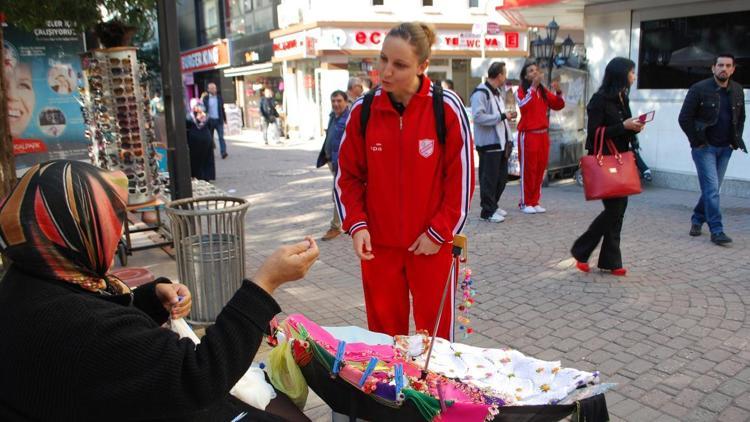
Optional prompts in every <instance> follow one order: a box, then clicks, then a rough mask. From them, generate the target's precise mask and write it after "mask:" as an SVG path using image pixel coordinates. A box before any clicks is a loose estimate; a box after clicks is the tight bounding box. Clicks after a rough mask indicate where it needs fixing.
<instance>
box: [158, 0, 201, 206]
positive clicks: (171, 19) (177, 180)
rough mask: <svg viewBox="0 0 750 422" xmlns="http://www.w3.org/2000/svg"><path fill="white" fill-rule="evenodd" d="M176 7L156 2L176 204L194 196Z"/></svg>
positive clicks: (166, 1) (170, 2)
mask: <svg viewBox="0 0 750 422" xmlns="http://www.w3.org/2000/svg"><path fill="white" fill-rule="evenodd" d="M176 3H177V2H175V1H173V0H157V13H158V24H159V56H160V59H161V77H162V91H163V96H164V113H165V114H164V117H165V118H164V121H165V123H166V129H167V164H168V166H169V190H170V191H171V192H172V199H173V200H176V199H182V198H189V197H191V196H193V189H192V185H191V184H190V157H189V155H188V148H187V134H186V128H185V116H186V115H187V113H186V111H185V102H184V98H183V92H182V73H181V72H180V56H179V53H180V47H179V42H178V41H179V40H178V36H177V34H178V31H177V8H176V7H177V6H176Z"/></svg>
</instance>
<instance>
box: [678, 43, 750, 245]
mask: <svg viewBox="0 0 750 422" xmlns="http://www.w3.org/2000/svg"><path fill="white" fill-rule="evenodd" d="M734 69H735V60H734V56H733V55H731V54H720V55H719V56H717V57H716V60H715V61H714V65H713V66H711V72H712V73H713V74H714V75H713V77H712V78H709V79H706V80H703V81H700V82H698V83H696V84H695V85H693V86H691V87H690V90H689V91H688V94H687V96H686V97H685V102H684V103H682V110H680V117H679V122H680V127H681V128H682V131H683V132H685V135H687V137H688V140H689V141H690V147H691V148H692V156H693V161H694V162H695V169H696V171H697V173H698V182H699V184H700V187H701V197H700V199H699V200H698V204H697V205H696V206H695V209H694V210H693V218H692V225H691V227H690V235H691V236H700V234H701V228H702V226H703V223H708V228H709V229H710V230H711V241H712V242H714V243H715V244H717V245H725V244H727V243H730V242H731V241H732V239H731V238H730V237H729V236H727V235H726V234H724V227H723V226H722V224H721V210H720V209H719V189H720V187H721V182H722V181H723V180H724V173H725V172H726V170H727V165H728V164H729V158H730V157H731V156H732V150H735V149H738V148H739V149H742V150H743V151H745V153H747V148H746V147H745V143H744V142H743V141H742V129H743V128H744V125H745V96H744V94H743V92H742V86H741V85H740V84H738V83H737V82H734V81H732V80H730V78H731V77H732V74H733V73H734Z"/></svg>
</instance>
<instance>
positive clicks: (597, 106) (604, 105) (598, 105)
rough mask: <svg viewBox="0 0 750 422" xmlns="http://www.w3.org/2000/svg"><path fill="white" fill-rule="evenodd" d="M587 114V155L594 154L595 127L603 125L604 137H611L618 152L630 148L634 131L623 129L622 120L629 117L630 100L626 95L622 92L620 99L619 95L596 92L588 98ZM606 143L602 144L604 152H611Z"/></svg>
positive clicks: (634, 139) (633, 138) (633, 140)
mask: <svg viewBox="0 0 750 422" xmlns="http://www.w3.org/2000/svg"><path fill="white" fill-rule="evenodd" d="M586 112H587V114H588V126H587V136H586V149H587V150H588V152H589V155H593V154H594V137H595V136H596V129H597V128H599V127H602V126H604V127H605V128H606V130H605V131H604V136H605V139H607V138H608V139H611V140H612V141H613V142H614V143H615V147H616V148H617V151H619V152H625V151H629V150H630V145H631V144H632V143H635V142H637V140H636V137H635V135H636V133H637V132H634V131H632V130H628V129H625V126H624V125H623V123H622V122H623V121H625V120H627V119H629V118H631V117H632V116H633V115H632V114H631V112H630V101H629V100H628V96H627V95H625V94H623V95H622V100H620V96H619V95H610V94H605V93H602V92H596V93H595V94H594V95H593V96H592V97H591V100H589V103H588V105H587V106H586ZM612 152H613V151H609V149H608V148H607V144H606V143H605V144H604V153H605V154H611V153H612Z"/></svg>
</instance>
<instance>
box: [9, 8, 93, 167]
mask: <svg viewBox="0 0 750 422" xmlns="http://www.w3.org/2000/svg"><path fill="white" fill-rule="evenodd" d="M4 37H5V40H4V43H3V48H4V49H5V62H4V63H3V77H4V78H5V85H6V88H7V99H8V120H9V122H10V132H11V136H12V137H13V151H14V154H15V156H16V169H17V170H18V171H19V174H20V173H22V172H23V171H24V170H25V169H27V168H28V167H30V166H32V165H34V164H36V163H39V162H42V161H46V160H51V159H62V158H64V159H73V160H87V159H88V145H89V141H88V140H87V139H86V138H85V137H84V123H83V115H82V114H81V106H80V103H79V101H78V96H79V94H78V75H79V72H80V70H81V64H80V59H79V53H81V52H82V51H83V40H82V37H81V34H80V33H78V32H76V31H75V30H74V29H73V28H72V27H71V25H70V24H69V23H68V22H64V21H48V22H47V25H46V26H45V27H42V28H36V29H34V30H33V31H31V32H25V31H21V30H19V29H17V28H14V27H13V26H8V27H6V28H4Z"/></svg>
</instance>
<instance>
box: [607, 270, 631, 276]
mask: <svg viewBox="0 0 750 422" xmlns="http://www.w3.org/2000/svg"><path fill="white" fill-rule="evenodd" d="M611 271H612V275H617V276H624V275H625V274H627V273H628V270H626V269H625V268H615V269H614V270H611Z"/></svg>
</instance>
